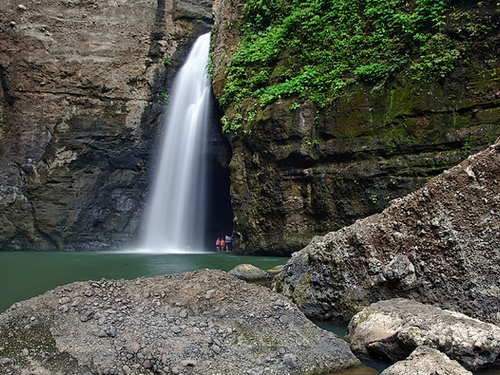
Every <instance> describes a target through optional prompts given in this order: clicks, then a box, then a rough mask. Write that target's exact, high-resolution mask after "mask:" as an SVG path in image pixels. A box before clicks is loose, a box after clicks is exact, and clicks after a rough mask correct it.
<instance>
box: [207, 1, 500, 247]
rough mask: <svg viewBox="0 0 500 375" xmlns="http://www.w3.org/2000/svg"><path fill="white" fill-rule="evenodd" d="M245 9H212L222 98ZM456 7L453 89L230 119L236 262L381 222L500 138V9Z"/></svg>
mask: <svg viewBox="0 0 500 375" xmlns="http://www.w3.org/2000/svg"><path fill="white" fill-rule="evenodd" d="M244 4H245V2H244V1H241V0H236V1H226V0H215V1H214V17H215V26H216V27H215V28H214V29H215V30H216V31H215V34H214V35H213V38H214V41H215V47H214V51H213V66H214V67H213V86H214V92H215V94H216V96H217V97H219V98H220V97H221V96H222V95H223V93H224V87H225V85H226V75H225V72H226V67H227V66H228V64H229V61H230V59H231V57H232V55H233V54H234V53H235V52H236V51H237V50H238V48H239V47H238V43H239V42H240V41H241V39H242V38H243V35H242V28H241V27H240V26H241V14H242V11H243V9H244ZM453 4H454V6H455V8H454V9H453V11H452V12H451V13H450V14H449V15H448V17H447V19H446V24H447V26H446V28H445V30H443V32H446V33H447V35H451V37H452V38H453V39H454V40H455V41H456V43H462V42H464V41H467V43H465V44H467V46H466V47H465V50H464V51H463V52H462V53H463V55H462V56H464V60H467V61H461V63H460V65H459V66H457V67H456V69H455V70H454V71H453V73H452V74H450V75H448V76H446V77H442V78H440V79H439V80H431V79H429V80H425V82H424V80H422V81H418V82H416V81H411V82H410V81H408V80H406V79H404V78H403V77H400V76H397V77H394V79H391V80H388V81H387V82H384V83H383V84H382V85H379V86H377V87H373V86H370V85H357V86H356V87H355V88H353V89H349V90H348V91H347V92H346V94H345V95H344V96H343V97H342V98H340V99H338V100H336V101H335V102H334V103H333V104H331V105H327V107H326V108H324V109H321V108H317V107H316V106H315V105H314V104H313V103H311V102H310V101H307V102H305V103H302V101H301V100H300V98H295V97H293V98H283V99H282V100H280V101H277V102H274V103H273V104H270V105H267V106H264V107H261V106H260V105H259V104H258V103H257V104H255V105H253V104H252V105H250V104H248V103H247V104H245V103H237V104H235V105H234V106H230V107H227V108H225V116H226V118H227V120H228V121H233V122H237V124H238V126H239V127H240V130H241V131H240V132H239V133H231V134H230V138H231V144H232V147H233V151H234V153H233V157H232V160H231V164H230V167H231V199H232V206H233V211H234V223H235V229H234V231H235V233H234V236H233V237H234V238H235V248H236V249H238V251H240V252H244V253H262V254H267V253H273V254H276V253H281V254H290V253H292V252H293V251H297V250H300V249H301V248H303V247H304V246H306V245H307V244H308V243H309V242H310V240H311V238H312V237H313V236H314V235H318V234H325V233H327V232H330V231H334V230H337V229H340V228H342V227H344V226H346V225H350V224H352V223H353V222H354V221H355V220H357V219H359V218H364V217H367V216H369V215H371V214H374V213H376V212H380V211H382V210H383V209H384V208H386V207H387V206H388V204H389V202H390V201H391V200H392V199H394V198H397V197H402V196H405V195H407V194H409V193H410V192H412V191H414V190H416V189H418V188H420V187H421V186H423V185H424V184H425V183H426V182H427V181H428V179H430V178H431V177H433V176H435V175H437V174H439V173H440V172H442V171H443V170H444V169H447V168H450V167H451V166H454V165H456V164H458V163H459V162H461V161H462V160H463V159H465V158H467V157H468V156H469V155H471V154H474V153H476V152H478V151H480V150H481V149H483V148H485V147H487V146H488V145H489V144H491V143H493V142H494V140H495V139H496V137H498V135H499V134H500V125H499V124H500V110H499V108H500V107H499V103H500V102H499V97H500V81H498V80H497V78H496V77H497V75H498V74H499V73H500V60H499V59H498V56H499V48H500V47H499V40H500V39H499V29H498V27H497V26H492V25H494V24H495V25H496V24H497V23H498V9H497V2H496V1H487V2H482V3H481V4H478V3H460V4H459V3H458V2H454V3H453ZM258 6H259V5H258V4H257V3H256V4H255V7H256V8H257V9H258ZM255 11H256V12H258V10H255ZM261 13H262V15H263V17H264V14H265V15H266V16H265V17H268V16H269V15H268V13H266V10H265V9H263V10H262V12H261ZM280 16H281V15H280ZM368 24H369V21H367V25H368ZM467 30H469V31H470V32H469V31H467ZM473 30H477V31H478V30H484V32H479V31H478V32H474V31H473ZM465 56H467V57H466V58H465ZM276 59H277V61H276V68H275V70H276V72H277V74H279V72H282V71H283V70H285V69H286V68H287V61H289V60H292V59H293V56H292V57H290V56H288V55H287V53H286V51H285V52H283V53H282V54H281V55H279V56H277V58H276ZM255 64H256V68H255V70H257V64H258V62H256V63H255ZM273 74H274V73H272V74H271V76H272V75H273ZM263 84H265V83H263ZM250 101H251V100H250ZM297 103H301V104H300V106H299V107H298V108H297ZM249 124H251V125H249ZM250 126H251V129H250ZM247 127H248V128H249V130H248V131H247V130H246V129H247Z"/></svg>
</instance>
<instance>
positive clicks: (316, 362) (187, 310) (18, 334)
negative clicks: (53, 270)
mask: <svg viewBox="0 0 500 375" xmlns="http://www.w3.org/2000/svg"><path fill="white" fill-rule="evenodd" d="M359 365H360V362H359V360H358V359H357V358H356V357H355V356H354V354H353V353H352V352H351V350H350V349H349V344H348V343H347V342H345V341H343V340H341V339H339V338H337V336H335V335H334V334H333V333H331V332H327V331H324V330H321V329H319V328H318V327H317V326H315V325H314V324H313V323H311V322H310V321H308V320H307V318H306V317H305V316H304V315H303V314H302V313H301V312H300V311H299V310H298V309H297V308H296V307H295V306H294V305H293V304H292V303H291V302H290V301H289V300H288V299H287V298H286V297H283V296H281V295H279V294H276V293H274V292H272V291H271V290H269V289H268V288H265V287H261V286H256V285H252V284H247V283H246V282H244V281H242V280H239V279H237V278H236V277H234V276H231V275H228V274H227V273H225V272H223V271H218V270H203V271H195V272H190V273H185V274H178V275H168V276H158V277H152V278H140V279H136V280H131V281H126V280H105V279H103V280H101V281H89V282H76V283H73V284H69V285H65V286H61V287H58V288H56V289H54V290H52V291H49V292H47V293H45V294H43V295H41V296H38V297H34V298H32V299H30V300H27V301H23V302H19V303H16V304H14V305H13V306H12V307H11V308H10V309H8V310H7V311H6V312H4V313H3V314H1V315H0V373H2V374H12V375H19V374H21V373H22V374H24V373H37V374H38V373H44V374H45V373H50V374H64V375H72V374H88V373H92V374H98V373H99V374H139V373H140V374H180V373H184V374H204V375H210V374H213V375H215V374H229V375H231V374H233V375H241V374H304V373H308V374H319V373H327V372H335V371H340V370H342V369H345V368H349V367H352V366H359Z"/></svg>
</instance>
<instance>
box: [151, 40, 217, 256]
mask: <svg viewBox="0 0 500 375" xmlns="http://www.w3.org/2000/svg"><path fill="white" fill-rule="evenodd" d="M209 46H210V34H204V35H202V36H200V37H199V38H198V39H197V40H196V42H195V44H194V45H193V47H192V49H191V51H190V53H189V55H188V58H187V61H186V62H185V64H184V65H183V66H182V68H181V70H180V71H179V73H178V74H177V77H176V78H175V81H174V85H173V90H172V94H171V96H170V97H171V100H172V101H171V103H170V105H169V109H168V114H167V117H166V120H165V123H164V126H165V127H166V131H165V135H164V139H163V147H162V151H161V159H160V162H159V164H158V166H157V170H156V179H155V182H154V185H153V191H152V196H151V199H150V202H149V208H148V211H147V212H146V215H147V216H146V220H145V238H144V248H145V249H147V250H153V251H164V252H183V251H192V250H199V247H201V245H202V243H203V238H204V221H205V220H204V219H205V190H206V189H205V187H206V186H205V185H206V182H205V180H206V168H205V164H206V163H205V154H206V142H207V130H208V129H207V128H208V126H207V125H208V122H209V116H210V99H211V84H210V80H209V78H208V76H207V71H206V67H207V63H208V52H209ZM197 248H198V249H197Z"/></svg>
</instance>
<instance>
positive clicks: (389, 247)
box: [274, 144, 500, 323]
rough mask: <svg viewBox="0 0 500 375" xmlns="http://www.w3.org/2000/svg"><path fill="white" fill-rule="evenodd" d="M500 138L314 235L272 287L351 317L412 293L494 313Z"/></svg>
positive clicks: (310, 307)
mask: <svg viewBox="0 0 500 375" xmlns="http://www.w3.org/2000/svg"><path fill="white" fill-rule="evenodd" d="M499 149H500V144H497V145H494V146H490V147H488V148H487V149H485V150H483V151H482V152H480V153H477V154H475V155H473V156H471V157H469V158H468V159H467V160H465V161H463V162H462V163H461V164H459V165H458V166H455V167H453V168H452V169H449V170H447V171H446V172H445V173H442V174H440V175H438V176H436V177H434V178H433V179H431V180H430V181H429V182H428V183H427V184H426V185H425V186H424V187H422V188H421V189H419V190H417V191H415V192H413V193H411V194H409V195H407V196H406V197H404V198H401V199H396V200H394V201H392V202H391V204H390V206H389V207H388V208H387V209H385V210H384V211H383V212H382V213H380V214H376V215H372V216H369V217H367V218H365V219H363V220H358V221H357V222H356V223H354V224H353V225H351V226H348V227H345V228H343V229H341V230H338V231H336V232H331V233H328V234H327V235H325V236H322V237H320V236H318V237H315V238H314V239H313V240H312V241H311V243H310V244H309V245H308V246H307V247H306V248H304V249H303V250H301V251H299V252H296V253H294V254H293V256H292V257H291V259H290V260H289V261H288V262H287V263H286V265H285V271H284V272H283V273H282V274H281V275H280V276H277V277H275V279H274V280H275V283H274V286H275V287H276V289H277V290H278V291H281V292H282V293H283V294H284V295H286V296H288V297H290V298H291V299H292V300H293V301H294V302H295V303H296V304H297V305H298V306H299V307H300V308H301V309H302V311H304V312H305V313H306V315H308V316H311V317H315V318H321V319H331V318H336V319H339V320H343V321H349V320H350V319H351V317H352V316H353V315H354V314H355V313H357V312H359V311H361V310H362V309H363V308H364V307H366V306H368V305H370V304H371V303H373V302H377V301H382V300H388V299H392V298H410V299H415V300H418V301H420V302H422V303H429V304H433V305H438V306H440V307H442V308H446V309H451V310H455V311H460V312H462V313H464V314H467V315H469V316H472V317H475V318H478V319H481V320H483V321H486V322H492V323H498V322H500V313H499V311H500V247H499V246H498V243H499V242H500V184H499V181H500V152H499Z"/></svg>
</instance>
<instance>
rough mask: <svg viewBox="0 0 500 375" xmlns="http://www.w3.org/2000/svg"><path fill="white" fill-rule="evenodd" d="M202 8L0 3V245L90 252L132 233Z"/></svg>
mask: <svg viewBox="0 0 500 375" xmlns="http://www.w3.org/2000/svg"><path fill="white" fill-rule="evenodd" d="M211 6H212V4H211V2H210V1H193V2H190V1H179V2H177V1H173V0H166V1H165V0H137V1H133V2H130V1H125V0H103V1H95V0H61V1H49V0H39V1H30V2H26V3H21V2H18V1H11V0H5V1H3V3H2V12H1V14H0V79H1V90H0V248H1V249H3V250H17V249H37V250H59V249H65V250H68V249H69V250H70V249H98V248H103V247H108V246H111V245H113V246H117V245H120V244H122V243H127V242H130V241H131V239H132V238H133V237H134V236H136V235H137V231H138V226H139V219H140V216H141V212H142V207H143V204H144V200H145V196H146V195H147V188H148V186H149V175H148V171H149V170H151V169H152V168H153V165H152V161H151V160H152V156H154V154H155V152H154V151H155V150H156V147H157V145H158V139H159V138H160V137H159V135H160V132H161V128H160V127H159V123H160V121H161V114H162V111H163V109H164V102H165V101H166V100H167V98H168V92H169V87H170V82H171V79H172V77H173V76H174V74H175V71H176V70H177V69H178V67H179V66H180V65H181V63H182V61H183V59H184V58H185V56H186V55H187V52H188V50H189V48H190V46H191V44H192V42H193V41H194V39H195V38H196V37H197V36H198V35H200V34H201V33H203V32H207V31H209V30H210V25H211V22H212V21H211V18H212V12H211Z"/></svg>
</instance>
